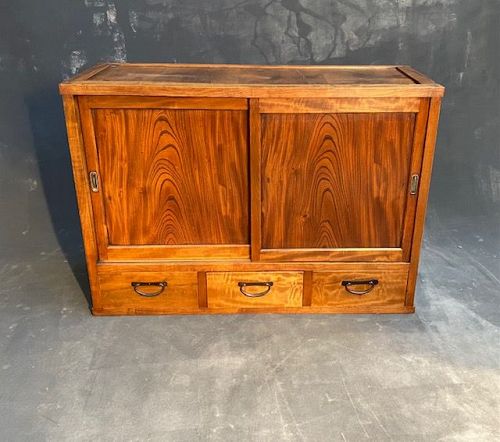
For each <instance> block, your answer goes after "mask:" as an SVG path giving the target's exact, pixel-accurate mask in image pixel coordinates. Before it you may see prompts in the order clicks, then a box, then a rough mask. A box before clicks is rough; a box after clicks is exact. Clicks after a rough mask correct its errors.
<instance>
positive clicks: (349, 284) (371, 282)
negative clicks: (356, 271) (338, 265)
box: [342, 279, 378, 295]
mask: <svg viewBox="0 0 500 442" xmlns="http://www.w3.org/2000/svg"><path fill="white" fill-rule="evenodd" d="M377 284H378V279H364V280H359V279H357V280H353V281H342V285H343V286H344V288H345V289H346V290H347V291H348V292H349V293H350V294H351V295H366V294H367V293H370V292H371V291H372V290H373V289H374V287H375V286H376V285H377ZM355 285H369V286H370V287H368V288H367V289H366V290H353V289H352V288H351V287H352V286H355Z"/></svg>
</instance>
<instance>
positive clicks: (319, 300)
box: [311, 264, 408, 310]
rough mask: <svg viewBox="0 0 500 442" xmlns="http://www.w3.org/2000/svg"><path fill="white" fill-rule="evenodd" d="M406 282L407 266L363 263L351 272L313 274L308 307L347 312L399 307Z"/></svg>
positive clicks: (403, 296) (403, 297)
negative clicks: (334, 308) (310, 298)
mask: <svg viewBox="0 0 500 442" xmlns="http://www.w3.org/2000/svg"><path fill="white" fill-rule="evenodd" d="M407 280H408V265H407V264H394V265H371V264H362V265H358V266H357V268H356V269H353V270H339V271H329V272H314V273H313V289H312V302H311V306H312V307H338V308H339V309H346V310H348V309H353V310H355V309H357V308H362V309H365V308H369V309H374V310H376V309H377V308H378V307H380V308H381V309H383V308H387V307H396V306H402V305H404V302H405V293H406V283H407ZM362 282H365V283H362Z"/></svg>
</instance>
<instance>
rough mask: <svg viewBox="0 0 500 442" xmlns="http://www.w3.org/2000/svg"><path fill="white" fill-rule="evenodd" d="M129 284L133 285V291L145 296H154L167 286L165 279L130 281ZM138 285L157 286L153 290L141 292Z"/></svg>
mask: <svg viewBox="0 0 500 442" xmlns="http://www.w3.org/2000/svg"><path fill="white" fill-rule="evenodd" d="M130 285H131V286H132V287H133V289H134V292H136V293H137V294H138V295H140V296H145V297H146V298H154V297H155V296H158V295H160V294H162V293H163V290H165V287H167V285H168V284H167V281H160V282H132V283H130ZM140 287H159V289H158V290H156V291H155V292H143V291H142V290H140Z"/></svg>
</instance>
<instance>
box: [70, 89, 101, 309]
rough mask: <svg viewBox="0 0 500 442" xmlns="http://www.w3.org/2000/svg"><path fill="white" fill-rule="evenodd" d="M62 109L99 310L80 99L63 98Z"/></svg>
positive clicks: (85, 245)
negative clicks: (79, 106)
mask: <svg viewBox="0 0 500 442" xmlns="http://www.w3.org/2000/svg"><path fill="white" fill-rule="evenodd" d="M63 105H64V114H65V118H66V130H67V134H68V144H69V150H70V154H71V164H72V167H73V179H74V183H75V189H76V198H77V202H78V211H79V213H80V223H81V228H82V238H83V246H84V250H85V261H86V264H87V273H88V277H89V285H90V290H91V292H92V299H93V304H94V306H96V304H97V306H99V295H100V286H99V281H98V278H97V265H96V264H97V261H98V252H97V250H98V245H97V237H96V232H95V227H94V214H93V210H92V202H91V198H90V192H89V188H88V169H87V161H86V158H85V145H84V142H83V137H82V126H81V119H80V112H79V109H78V102H77V99H76V98H75V97H73V96H70V95H64V96H63Z"/></svg>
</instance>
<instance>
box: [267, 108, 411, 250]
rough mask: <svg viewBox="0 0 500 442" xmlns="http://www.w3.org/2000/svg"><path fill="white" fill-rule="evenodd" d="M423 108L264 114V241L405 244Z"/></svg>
mask: <svg viewBox="0 0 500 442" xmlns="http://www.w3.org/2000/svg"><path fill="white" fill-rule="evenodd" d="M415 115H416V114H415V113H413V112H386V113H298V114H291V113H287V114H285V113H283V114H277V113H275V114H262V115H261V118H262V120H261V131H262V136H261V149H262V154H261V155H262V159H261V161H262V163H261V164H262V183H261V184H262V249H291V248H308V249H341V248H355V249H357V248H399V247H401V242H402V235H403V224H404V223H403V221H404V214H405V207H406V199H407V193H408V192H407V189H408V182H409V177H410V166H411V157H412V144H413V134H414V128H415V120H416V117H415Z"/></svg>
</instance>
